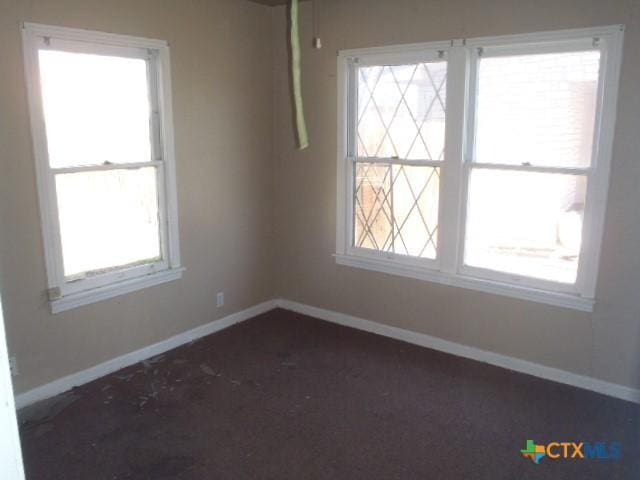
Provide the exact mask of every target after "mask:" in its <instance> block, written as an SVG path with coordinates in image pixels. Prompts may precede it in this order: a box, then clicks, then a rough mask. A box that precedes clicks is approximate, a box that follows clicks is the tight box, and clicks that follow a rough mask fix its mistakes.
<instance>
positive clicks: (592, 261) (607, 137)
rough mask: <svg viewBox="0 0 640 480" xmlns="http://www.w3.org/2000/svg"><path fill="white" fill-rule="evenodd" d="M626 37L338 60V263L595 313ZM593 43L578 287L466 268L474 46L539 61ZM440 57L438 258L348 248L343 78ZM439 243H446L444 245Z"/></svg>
mask: <svg viewBox="0 0 640 480" xmlns="http://www.w3.org/2000/svg"><path fill="white" fill-rule="evenodd" d="M623 34H624V26H622V25H613V26H605V27H595V28H586V29H574V30H561V31H552V32H541V33H534V34H524V35H506V36H499V37H481V38H473V39H464V40H462V39H460V40H452V41H449V42H433V43H421V44H410V45H396V46H389V47H376V48H364V49H352V50H341V51H340V52H338V66H337V68H338V75H337V77H338V85H337V91H338V149H337V212H336V219H337V223H336V255H335V258H336V263H338V264H340V265H346V266H351V267H357V268H363V269H367V270H373V271H377V272H383V273H388V274H392V275H401V276H405V277H410V278H416V279H420V280H427V281H431V282H436V283H441V284H445V285H453V286H458V287H462V288H468V289H472V290H478V291H482V292H488V293H493V294H497V295H504V296H509V297H514V298H518V299H524V300H530V301H534V302H538V303H544V304H548V305H555V306H560V307H566V308H571V309H575V310H581V311H586V312H591V311H593V307H594V304H595V292H596V281H597V274H598V265H599V258H600V250H601V244H602V235H603V227H604V220H605V211H606V201H607V194H608V186H609V172H610V164H611V156H612V149H613V136H614V128H615V117H616V104H617V97H618V81H619V72H620V64H621V58H622V42H623ZM594 39H598V40H597V42H599V44H600V45H601V52H602V56H601V72H602V73H601V78H602V79H603V80H604V81H602V82H600V85H599V91H598V100H597V111H596V126H595V129H594V140H595V141H594V153H593V160H592V165H591V166H590V167H589V168H588V169H586V170H589V182H590V184H589V188H588V197H587V205H586V208H585V220H584V226H583V242H582V250H581V255H580V258H581V260H580V265H579V271H578V280H577V282H576V284H575V285H571V286H569V287H567V286H563V284H561V283H555V282H547V281H542V280H540V281H537V280H535V279H531V278H526V277H519V276H517V275H510V274H505V273H501V272H494V271H490V270H485V269H480V268H473V267H469V266H465V265H464V264H463V262H462V259H463V248H464V245H463V244H464V226H465V217H466V212H465V210H466V201H467V192H466V190H467V184H468V179H467V175H468V171H469V170H470V168H469V167H468V165H469V163H470V161H471V159H472V155H471V154H472V153H473V152H469V151H468V150H470V146H472V145H473V142H470V141H468V139H469V135H473V118H472V117H473V115H475V108H474V105H473V102H474V99H473V96H475V94H476V91H475V89H474V88H473V87H474V85H473V82H474V80H473V78H472V75H473V73H474V71H475V68H476V65H477V64H476V63H474V58H473V56H474V55H477V53H476V52H477V51H478V48H482V51H483V55H484V54H485V52H486V54H487V55H494V54H500V53H502V54H505V53H513V52H519V53H531V52H534V51H535V52H536V53H538V52H540V51H543V50H545V49H546V48H547V46H548V47H549V50H550V51H558V46H559V45H561V48H562V49H566V50H567V51H570V50H575V49H577V48H580V47H581V46H583V47H584V42H585V41H589V42H591V45H593V41H594ZM437 51H444V52H445V55H446V58H447V60H448V74H447V124H446V127H445V128H446V133H445V159H444V161H443V163H442V165H443V169H442V176H441V185H442V186H441V189H440V192H441V194H440V228H439V231H440V234H439V236H438V256H437V259H436V260H426V261H425V259H416V258H412V257H409V256H403V255H396V254H389V253H387V252H378V251H375V250H368V249H363V248H357V247H354V246H353V245H352V242H351V239H352V238H353V222H352V215H353V207H354V206H353V198H352V189H353V182H354V179H353V169H352V168H351V159H350V156H352V155H353V151H352V150H353V147H352V146H350V145H348V139H349V138H353V137H352V133H353V132H351V131H350V130H352V129H353V128H354V126H353V125H351V124H350V123H352V122H349V120H348V119H349V118H353V117H352V115H353V112H352V111H351V110H352V109H353V107H354V105H355V102H353V101H350V98H349V95H350V92H355V91H356V89H355V86H354V85H350V84H349V82H354V81H355V78H354V75H353V74H350V71H351V69H353V64H354V61H357V62H358V63H360V62H363V63H364V64H367V63H373V64H375V63H376V62H380V61H381V60H383V61H386V62H389V61H390V62H391V63H398V62H399V61H400V62H402V61H403V60H404V61H406V59H411V58H416V56H417V57H420V56H421V55H422V56H424V55H429V53H432V52H437ZM378 64H380V63H378ZM383 64H384V63H383ZM470 83H471V84H470ZM443 238H444V239H445V241H441V240H442V239H443ZM563 287H564V288H563Z"/></svg>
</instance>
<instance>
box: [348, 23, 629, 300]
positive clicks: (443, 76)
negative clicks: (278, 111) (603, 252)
mask: <svg viewBox="0 0 640 480" xmlns="http://www.w3.org/2000/svg"><path fill="white" fill-rule="evenodd" d="M621 42H622V28H621V27H620V26H614V27H603V28H594V29H587V30H572V31H562V32H546V33H541V34H532V35H518V36H506V37H494V38H479V39H466V40H454V41H449V42H439V43H430V44H419V45H415V44H414V45H408V46H398V47H389V48H372V49H360V50H349V51H343V52H340V55H339V58H338V70H339V75H338V77H339V84H338V89H339V99H338V100H339V116H340V117H339V131H338V139H339V142H338V149H339V150H338V212H337V213H338V215H337V216H338V225H337V245H336V248H337V255H336V258H337V261H338V263H340V264H345V265H350V266H356V267H362V268H369V269H373V270H377V271H382V272H386V273H392V274H399V275H407V276H411V277H415V278H420V279H425V280H432V281H437V282H440V283H445V284H452V285H458V286H462V287H467V288H473V289H478V290H482V291H488V292H491V293H497V294H505V295H511V296H515V297H518V298H524V299H530V300H534V301H541V302H544V303H550V304H554V305H560V306H567V307H573V308H578V309H583V310H590V309H591V308H592V307H593V301H594V300H593V299H594V296H595V286H596V285H595V283H596V282H595V281H596V276H597V264H598V258H599V253H600V243H601V237H602V228H603V223H604V212H605V203H606V196H607V186H608V177H609V164H610V159H611V143H612V136H613V123H614V117H615V102H616V95H617V93H616V91H617V83H618V70H619V62H620V51H621Z"/></svg>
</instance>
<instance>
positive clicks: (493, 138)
mask: <svg viewBox="0 0 640 480" xmlns="http://www.w3.org/2000/svg"><path fill="white" fill-rule="evenodd" d="M599 62H600V52H599V51H587V52H572V53H552V54H537V55H522V56H511V57H494V58H491V57H489V58H482V59H481V60H480V66H479V76H478V82H479V83H478V116H477V131H476V160H477V161H478V162H483V163H504V164H518V165H520V164H526V163H530V164H531V165H542V166H557V167H561V166H563V167H585V166H588V165H589V164H590V163H591V149H592V145H593V130H594V118H595V111H596V94H597V88H598V72H599Z"/></svg>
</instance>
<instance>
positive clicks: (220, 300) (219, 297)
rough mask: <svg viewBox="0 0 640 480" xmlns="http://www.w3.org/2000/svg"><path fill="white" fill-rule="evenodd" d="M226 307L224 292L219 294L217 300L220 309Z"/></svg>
mask: <svg viewBox="0 0 640 480" xmlns="http://www.w3.org/2000/svg"><path fill="white" fill-rule="evenodd" d="M223 305H224V292H218V296H217V298H216V306H217V307H218V308H220V307H222V306H223Z"/></svg>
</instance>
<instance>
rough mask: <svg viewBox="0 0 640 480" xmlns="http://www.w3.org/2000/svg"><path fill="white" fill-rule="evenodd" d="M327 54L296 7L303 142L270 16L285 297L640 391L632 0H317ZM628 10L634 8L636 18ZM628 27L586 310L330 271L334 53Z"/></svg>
mask: <svg viewBox="0 0 640 480" xmlns="http://www.w3.org/2000/svg"><path fill="white" fill-rule="evenodd" d="M320 4H321V17H320V22H321V31H322V41H323V49H322V50H320V51H314V50H312V49H311V48H310V38H311V35H312V33H311V25H312V23H311V15H310V14H311V8H310V6H309V5H308V4H303V6H302V22H301V29H302V35H303V39H304V44H305V46H306V48H305V50H304V52H303V62H304V70H303V75H304V80H303V83H304V85H303V88H304V96H305V101H306V109H307V118H308V124H309V131H310V142H311V147H310V148H309V149H308V150H306V151H304V152H298V151H296V150H295V148H294V144H293V138H294V137H293V133H292V130H291V121H290V120H291V109H290V102H289V91H288V81H287V73H286V72H287V71H286V62H287V57H286V54H287V52H286V22H285V11H284V9H283V8H282V7H280V8H278V9H276V10H275V11H274V14H273V15H274V25H275V29H274V35H275V48H274V52H275V85H274V86H275V95H276V98H275V112H274V141H275V143H274V149H275V170H274V174H275V181H276V189H275V192H276V204H275V206H276V210H275V212H276V226H277V228H276V232H277V238H276V244H277V245H278V250H277V264H278V265H279V273H280V275H279V277H278V278H279V284H278V288H279V291H278V292H279V294H280V295H282V296H284V297H287V298H290V299H292V300H297V301H301V302H305V303H309V304H312V305H315V306H319V307H324V308H328V309H333V310H338V311H341V312H345V313H348V314H352V315H357V316H361V317H364V318H367V319H371V320H375V321H378V322H382V323H387V324H390V325H393V326H398V327H401V328H406V329H410V330H415V331H418V332H423V333H427V334H429V335H434V336H437V337H441V338H444V339H447V340H452V341H455V342H460V343H463V344H467V345H472V346H475V347H479V348H481V349H486V350H490V351H493V352H498V353H502V354H506V355H511V356H514V357H518V358H522V359H525V360H529V361H533V362H537V363H540V364H544V365H548V366H551V367H556V368H560V369H564V370H568V371H571V372H575V373H579V374H584V375H592V376H594V377H597V378H599V379H603V380H607V381H611V382H615V383H620V384H623V385H627V386H631V387H635V388H638V387H640V295H639V292H638V289H639V287H640V255H638V248H639V245H640V188H638V185H640V158H638V157H639V156H640V135H639V133H640V95H639V94H638V86H639V85H640V48H639V47H640V25H639V24H638V15H640V9H639V7H638V1H637V0H633V1H630V0H624V1H623V0H607V1H602V0H538V1H531V0H492V1H483V2H480V1H475V0H431V1H425V0H394V1H382V0H323V1H322V2H321V3H320ZM634 14H635V15H634ZM617 23H624V24H626V25H627V31H626V36H625V51H624V61H623V62H624V64H623V69H622V77H621V89H620V98H621V99H622V100H621V102H620V105H619V108H618V120H617V132H616V138H615V148H614V159H613V171H612V185H611V191H610V195H609V205H608V214H607V224H606V232H605V241H604V250H603V255H602V260H601V268H600V275H599V282H598V284H599V285H598V290H597V305H596V310H595V312H594V313H593V314H587V313H582V312H578V311H573V310H568V309H563V308H558V307H552V306H546V305H542V304H535V303H530V302H526V301H521V300H515V299H511V298H507V297H500V296H494V295H490V294H485V293H479V292H474V291H470V290H464V289H460V288H455V287H447V286H442V285H438V284H434V283H429V282H423V281H418V280H411V279H407V278H402V277H396V276H391V275H386V274H382V273H374V272H370V271H366V270H358V269H355V268H350V267H343V266H337V265H336V264H335V262H334V260H333V258H332V256H331V255H332V253H334V249H335V210H336V116H337V111H336V51H337V50H338V49H344V48H357V47H369V46H381V45H390V44H401V43H411V42H425V41H434V40H448V39H452V38H464V37H476V36H483V35H502V34H512V33H524V32H535V31H541V30H554V29H565V28H578V27H588V26H597V25H609V24H617Z"/></svg>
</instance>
